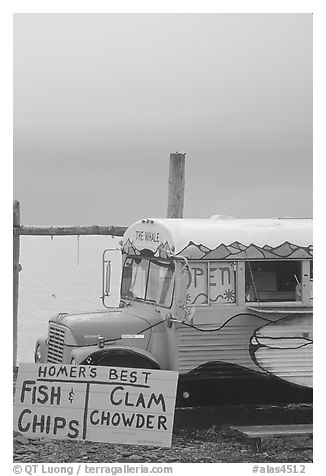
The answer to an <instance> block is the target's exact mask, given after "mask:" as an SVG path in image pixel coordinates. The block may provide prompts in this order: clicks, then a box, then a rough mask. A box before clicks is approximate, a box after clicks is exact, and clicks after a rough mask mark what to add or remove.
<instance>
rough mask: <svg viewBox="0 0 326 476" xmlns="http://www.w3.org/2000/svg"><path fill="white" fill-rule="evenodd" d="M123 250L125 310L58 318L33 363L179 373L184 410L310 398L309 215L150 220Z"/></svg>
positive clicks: (106, 264)
mask: <svg viewBox="0 0 326 476" xmlns="http://www.w3.org/2000/svg"><path fill="white" fill-rule="evenodd" d="M121 252H122V254H121V256H122V278H121V289H120V304H119V307H118V308H108V309H104V310H103V311H99V312H88V313H82V314H65V313H61V314H58V315H57V316H55V317H53V318H51V319H50V321H49V332H48V336H47V338H42V339H41V338H40V339H38V341H37V343H36V348H35V361H36V362H53V363H71V364H76V365H107V366H122V367H138V368H152V369H163V370H164V369H168V370H176V371H178V372H179V384H178V396H177V405H178V406H191V405H201V404H202V405H204V404H215V403H236V402H290V401H291V402H299V401H306V402H307V401H311V400H312V342H313V340H312V220H311V219H299V218H283V219H282V218H277V219H233V218H226V217H222V218H211V219H145V220H140V221H138V222H137V223H135V224H133V225H131V226H130V227H129V228H128V229H127V231H126V233H125V235H124V237H123V241H122V249H121ZM110 253H111V251H109V250H107V251H106V252H105V253H104V255H103V271H104V272H103V277H104V286H103V290H104V291H103V304H104V306H106V302H107V297H108V296H109V291H108V290H109V288H110V275H111V265H110Z"/></svg>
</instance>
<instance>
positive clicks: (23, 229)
mask: <svg viewBox="0 0 326 476" xmlns="http://www.w3.org/2000/svg"><path fill="white" fill-rule="evenodd" d="M126 229H127V227H126V226H99V225H90V226H50V227H35V226H14V235H35V236H64V235H112V236H123V234H124V232H125V231H126Z"/></svg>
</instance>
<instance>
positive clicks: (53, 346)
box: [48, 322, 65, 363]
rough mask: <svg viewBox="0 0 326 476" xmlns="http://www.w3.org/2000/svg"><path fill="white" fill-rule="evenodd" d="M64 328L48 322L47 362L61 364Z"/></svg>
mask: <svg viewBox="0 0 326 476" xmlns="http://www.w3.org/2000/svg"><path fill="white" fill-rule="evenodd" d="M64 341H65V327H63V326H61V325H59V324H54V323H53V322H50V327H49V341H48V362H54V363H55V362H62V357H63V345H64Z"/></svg>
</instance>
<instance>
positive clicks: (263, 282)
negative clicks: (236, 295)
mask: <svg viewBox="0 0 326 476" xmlns="http://www.w3.org/2000/svg"><path fill="white" fill-rule="evenodd" d="M245 280H246V291H245V292H246V302H259V301H261V302H282V301H283V302H284V301H298V300H301V262H300V261H247V262H246V275H245Z"/></svg>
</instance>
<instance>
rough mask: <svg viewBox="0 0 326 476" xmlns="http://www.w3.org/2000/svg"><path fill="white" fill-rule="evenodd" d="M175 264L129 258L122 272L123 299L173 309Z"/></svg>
mask: <svg viewBox="0 0 326 476" xmlns="http://www.w3.org/2000/svg"><path fill="white" fill-rule="evenodd" d="M173 276H174V264H173V263H166V262H161V261H157V260H148V259H146V258H127V259H126V261H125V264H124V267H123V271H122V282H121V297H124V298H128V299H135V300H137V301H139V300H142V301H144V302H149V303H153V304H158V305H160V306H164V307H171V304H172V295H173Z"/></svg>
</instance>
